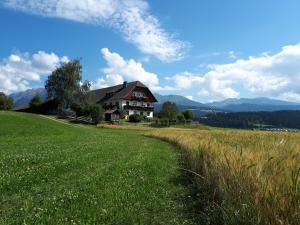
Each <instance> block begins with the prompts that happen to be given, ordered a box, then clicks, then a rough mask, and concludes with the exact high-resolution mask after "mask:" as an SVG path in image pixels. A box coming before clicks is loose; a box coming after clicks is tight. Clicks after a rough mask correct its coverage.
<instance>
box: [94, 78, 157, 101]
mask: <svg viewBox="0 0 300 225" xmlns="http://www.w3.org/2000/svg"><path fill="white" fill-rule="evenodd" d="M136 87H143V88H147V89H148V87H147V86H146V85H144V84H143V83H141V82H140V81H134V82H130V83H127V86H126V87H124V84H119V85H116V86H112V87H107V88H102V89H98V90H93V91H91V94H90V102H91V103H103V102H106V101H112V100H118V99H122V98H125V97H126V96H127V95H128V94H129V93H130V92H131V91H133V90H134V89H135V88H136ZM148 90H149V89H148ZM149 91H150V90H149ZM150 92H151V91H150ZM109 93H111V95H109ZM153 98H154V99H155V97H154V96H153ZM155 100H156V99H155Z"/></svg>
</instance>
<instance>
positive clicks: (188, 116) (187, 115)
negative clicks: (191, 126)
mask: <svg viewBox="0 0 300 225" xmlns="http://www.w3.org/2000/svg"><path fill="white" fill-rule="evenodd" d="M182 114H183V116H184V118H185V119H186V120H193V119H194V113H193V112H192V111H191V110H189V109H186V110H184V111H183V112H182Z"/></svg>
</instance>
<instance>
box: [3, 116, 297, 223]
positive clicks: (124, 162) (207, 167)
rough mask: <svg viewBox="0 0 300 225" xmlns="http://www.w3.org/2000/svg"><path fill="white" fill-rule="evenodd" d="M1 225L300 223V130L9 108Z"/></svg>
mask: <svg viewBox="0 0 300 225" xmlns="http://www.w3.org/2000/svg"><path fill="white" fill-rule="evenodd" d="M0 193H1V195H0V224H1V225H2V224H4V225H6V224H128V225H131V224H155V225H156V224H203V225H204V224H205V225H209V224H211V225H234V224H240V225H244V224H245V225H248V224H249V225H256V224H261V225H266V224H269V225H277V224H278V225H282V224H284V225H298V224H300V134H299V133H283V132H282V133H277V132H260V131H243V130H230V129H215V128H211V127H206V126H203V125H197V126H190V125H189V126H177V127H173V128H152V127H145V126H129V125H127V126H115V125H100V126H98V127H95V126H88V125H80V124H72V123H68V122H66V121H63V120H56V119H54V118H45V117H42V116H38V115H31V114H23V113H13V112H0Z"/></svg>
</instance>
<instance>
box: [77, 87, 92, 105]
mask: <svg viewBox="0 0 300 225" xmlns="http://www.w3.org/2000/svg"><path fill="white" fill-rule="evenodd" d="M90 90H91V83H90V82H89V81H84V82H83V84H82V85H80V87H79V90H78V92H77V93H76V94H75V96H74V97H75V101H78V102H79V103H80V104H84V105H87V104H88V100H89V97H90V93H91V92H90Z"/></svg>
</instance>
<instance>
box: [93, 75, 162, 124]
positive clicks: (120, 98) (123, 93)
mask: <svg viewBox="0 0 300 225" xmlns="http://www.w3.org/2000/svg"><path fill="white" fill-rule="evenodd" d="M90 99H91V102H92V103H94V104H100V105H101V106H102V107H103V108H104V110H105V119H106V120H116V119H119V118H120V117H125V118H128V117H129V116H130V115H133V114H137V115H141V116H145V117H147V118H153V112H154V103H155V102H157V100H156V98H155V97H154V95H153V94H152V92H151V91H150V89H149V88H148V87H147V86H145V85H144V84H143V83H141V82H140V81H135V82H130V83H127V82H124V83H123V84H120V85H116V86H112V87H107V88H103V89H98V90H94V91H92V92H91V96H90Z"/></svg>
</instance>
